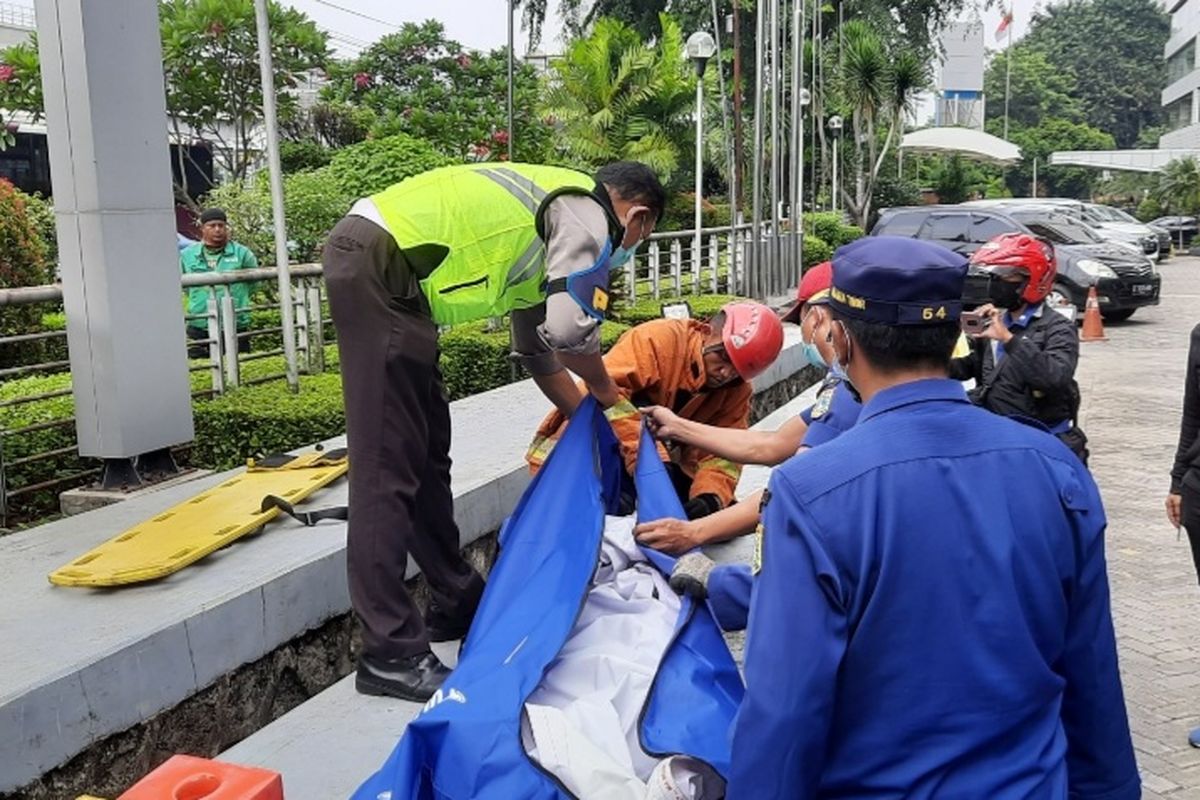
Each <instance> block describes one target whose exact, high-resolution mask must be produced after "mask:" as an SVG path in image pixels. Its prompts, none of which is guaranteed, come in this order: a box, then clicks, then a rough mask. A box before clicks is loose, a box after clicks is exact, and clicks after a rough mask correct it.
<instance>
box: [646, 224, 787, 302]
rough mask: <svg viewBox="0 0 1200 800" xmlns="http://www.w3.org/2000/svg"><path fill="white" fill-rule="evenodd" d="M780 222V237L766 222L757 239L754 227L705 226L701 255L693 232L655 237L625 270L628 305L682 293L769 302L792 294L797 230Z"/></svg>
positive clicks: (668, 233) (746, 225) (750, 225)
mask: <svg viewBox="0 0 1200 800" xmlns="http://www.w3.org/2000/svg"><path fill="white" fill-rule="evenodd" d="M787 224H788V222H787V220H781V222H780V232H779V235H778V236H776V235H774V233H773V232H772V231H771V226H770V223H769V222H767V223H764V224H763V225H762V226H761V227H760V230H759V235H758V237H757V240H756V239H755V236H754V233H753V229H754V226H753V225H752V224H750V223H744V224H741V225H737V226H724V227H718V228H703V229H701V231H700V238H701V245H700V252H699V253H694V252H692V251H693V249H695V245H694V239H695V235H696V234H695V231H694V230H685V231H671V232H667V233H655V234H653V235H651V236H650V239H649V241H648V242H647V243H646V245H645V246H644V247H643V248H642V249H641V250H639V252H638V254H637V255H636V256H635V257H634V258H632V259H630V261H629V265H628V266H627V267H626V268H625V276H624V292H625V297H626V298H628V300H629V301H630V302H637V301H638V300H639V299H642V298H645V297H651V298H653V299H655V300H657V299H660V298H662V297H670V296H678V295H682V294H702V293H705V292H711V293H729V294H740V295H743V296H746V297H753V298H757V299H760V300H770V299H772V298H777V297H781V296H783V295H787V294H791V293H794V291H795V287H796V284H797V283H798V282H799V280H800V272H801V265H800V263H799V262H798V261H797V260H796V258H797V256H798V254H799V251H800V248H799V247H796V246H795V240H794V238H793V235H794V234H793V232H792V231H791V230H787V229H785V226H786V225H787Z"/></svg>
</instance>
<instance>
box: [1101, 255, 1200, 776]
mask: <svg viewBox="0 0 1200 800" xmlns="http://www.w3.org/2000/svg"><path fill="white" fill-rule="evenodd" d="M1160 270H1161V272H1162V275H1163V302H1162V305H1160V306H1158V307H1156V308H1152V309H1142V310H1140V311H1138V313H1137V314H1135V315H1134V316H1133V318H1132V319H1130V320H1129V321H1128V322H1124V323H1120V324H1110V325H1107V326H1106V332H1107V334H1108V339H1109V340H1108V341H1107V342H1096V343H1084V344H1083V345H1082V348H1083V358H1082V360H1081V364H1080V369H1079V384H1080V389H1081V390H1082V393H1083V398H1084V400H1083V409H1082V414H1081V417H1082V423H1083V428H1084V430H1085V431H1086V432H1087V434H1088V436H1089V437H1090V439H1091V450H1092V470H1093V472H1094V474H1095V476H1096V479H1097V481H1098V482H1099V484H1100V490H1101V493H1102V494H1103V496H1104V502H1105V506H1106V508H1107V510H1108V516H1109V529H1108V559H1109V568H1108V569H1109V577H1110V580H1111V584H1112V592H1113V609H1114V614H1115V617H1116V626H1117V640H1118V647H1119V650H1120V657H1121V670H1122V676H1123V682H1124V685H1125V699H1126V704H1127V706H1128V709H1129V718H1130V724H1131V725H1132V727H1133V739H1134V745H1135V746H1136V747H1137V751H1138V762H1139V765H1140V767H1141V769H1142V778H1143V782H1144V784H1143V785H1144V788H1145V794H1144V797H1146V798H1167V797H1169V798H1181V799H1182V798H1196V799H1197V800H1200V750H1196V749H1193V748H1191V747H1189V746H1188V743H1187V732H1188V730H1189V729H1191V728H1193V727H1197V726H1200V587H1198V586H1197V579H1196V574H1195V570H1194V569H1193V567H1192V561H1191V554H1190V551H1189V549H1188V545H1187V537H1186V536H1184V537H1182V538H1181V539H1180V540H1179V541H1176V534H1175V531H1174V529H1173V528H1171V527H1170V525H1169V524H1168V523H1167V518H1166V513H1165V511H1164V505H1163V504H1164V501H1165V499H1166V493H1167V488H1168V481H1169V477H1168V473H1169V471H1170V468H1171V462H1172V459H1173V458H1174V453H1175V444H1176V441H1177V437H1178V435H1179V416H1180V408H1181V404H1182V397H1183V373H1184V367H1185V363H1186V359H1187V346H1188V336H1189V333H1190V331H1191V329H1192V327H1193V326H1195V325H1196V324H1197V323H1200V259H1198V258H1173V259H1170V260H1168V261H1167V262H1165V263H1164V264H1162V265H1161V266H1160Z"/></svg>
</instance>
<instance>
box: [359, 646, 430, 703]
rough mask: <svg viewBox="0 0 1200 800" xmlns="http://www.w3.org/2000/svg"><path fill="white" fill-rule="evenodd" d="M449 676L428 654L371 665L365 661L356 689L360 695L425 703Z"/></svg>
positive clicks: (360, 667)
mask: <svg viewBox="0 0 1200 800" xmlns="http://www.w3.org/2000/svg"><path fill="white" fill-rule="evenodd" d="M449 675H450V670H448V669H446V667H445V665H443V664H442V662H441V661H438V658H437V656H435V655H434V654H433V653H432V652H430V651H429V650H426V651H425V652H424V653H417V654H416V655H415V656H409V657H408V658H401V659H397V660H396V661H385V662H375V663H371V662H370V661H368V660H367V659H366V658H365V657H363V658H359V660H358V674H357V675H356V676H355V679H354V688H355V689H357V690H358V693H359V694H369V695H376V696H386V697H398V698H400V699H401V700H411V701H412V702H414V703H424V702H425V701H426V700H428V699H429V698H430V697H433V693H434V692H436V691H437V690H438V689H440V688H441V686H442V683H444V682H445V680H446V678H447V676H449Z"/></svg>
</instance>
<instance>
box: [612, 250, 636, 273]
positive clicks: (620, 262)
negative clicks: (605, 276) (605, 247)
mask: <svg viewBox="0 0 1200 800" xmlns="http://www.w3.org/2000/svg"><path fill="white" fill-rule="evenodd" d="M634 250H637V247H636V246H634V247H618V248H617V249H616V250H613V252H612V255H611V256H609V257H608V268H609V269H619V268H621V267H623V266H625V264H626V263H627V262H628V261H629V259H630V258H631V257H632V256H633V251H634Z"/></svg>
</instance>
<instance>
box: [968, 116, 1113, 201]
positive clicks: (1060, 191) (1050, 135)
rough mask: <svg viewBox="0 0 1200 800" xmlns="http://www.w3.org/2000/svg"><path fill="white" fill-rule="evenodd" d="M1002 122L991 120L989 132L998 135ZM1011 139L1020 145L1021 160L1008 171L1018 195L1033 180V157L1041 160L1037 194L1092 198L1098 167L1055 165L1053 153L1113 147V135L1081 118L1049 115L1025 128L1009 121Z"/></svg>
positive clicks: (1025, 193)
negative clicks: (1053, 165)
mask: <svg viewBox="0 0 1200 800" xmlns="http://www.w3.org/2000/svg"><path fill="white" fill-rule="evenodd" d="M1001 127H1002V122H1001V121H1000V120H998V119H992V120H989V121H988V123H987V128H988V132H989V133H991V134H993V135H996V136H999V135H1000V133H1001ZM1008 138H1009V140H1010V141H1011V142H1012V143H1013V144H1015V145H1017V146H1018V147H1020V148H1021V164H1020V166H1019V167H1016V168H1013V169H1010V170H1008V171H1007V172H1006V174H1005V180H1006V183H1007V184H1008V188H1009V190H1010V191H1011V192H1012V193H1013V195H1015V196H1017V197H1027V196H1029V194H1030V187H1031V183H1032V181H1033V161H1034V159H1035V158H1036V159H1037V160H1038V185H1039V189H1038V194H1039V195H1042V196H1050V197H1077V198H1081V199H1090V197H1091V192H1092V186H1093V185H1094V184H1095V182H1096V180H1097V179H1098V178H1099V173H1097V172H1096V171H1095V170H1090V169H1086V168H1084V167H1052V166H1049V164H1050V154H1051V153H1053V152H1055V151H1056V150H1112V149H1113V147H1114V146H1115V145H1114V143H1113V137H1112V136H1111V135H1110V134H1108V133H1105V132H1104V131H1101V130H1097V129H1096V128H1093V127H1091V126H1090V125H1087V124H1085V123H1082V122H1069V121H1067V120H1065V119H1054V118H1049V119H1045V120H1042V122H1041V124H1039V125H1037V126H1035V127H1031V128H1024V127H1021V126H1019V125H1018V126H1016V127H1014V126H1013V125H1012V123H1011V121H1010V124H1009V136H1008Z"/></svg>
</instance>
